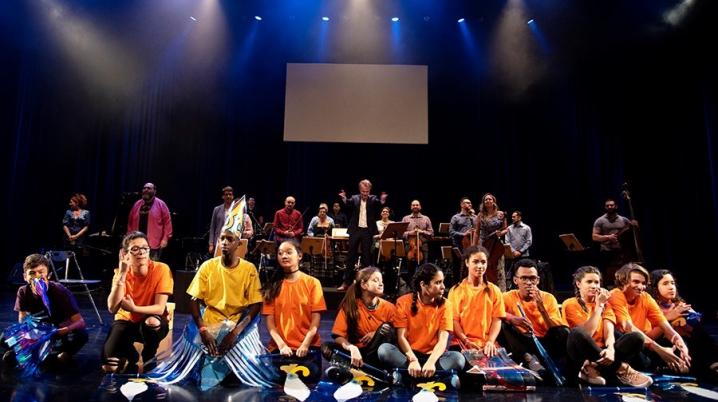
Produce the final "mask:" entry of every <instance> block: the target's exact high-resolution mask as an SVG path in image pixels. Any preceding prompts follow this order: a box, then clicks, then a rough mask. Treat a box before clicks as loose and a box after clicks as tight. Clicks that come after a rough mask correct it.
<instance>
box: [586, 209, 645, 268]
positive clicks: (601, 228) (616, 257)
mask: <svg viewBox="0 0 718 402" xmlns="http://www.w3.org/2000/svg"><path fill="white" fill-rule="evenodd" d="M603 207H604V211H605V212H606V213H605V214H603V215H601V216H600V217H599V218H598V219H596V221H595V222H594V223H593V233H592V235H591V239H592V240H593V241H595V242H597V243H600V244H601V250H600V261H599V268H600V269H601V270H602V271H603V272H604V273H605V274H606V278H613V275H614V274H615V273H616V271H617V270H618V269H619V268H621V266H623V264H625V263H627V262H629V259H630V257H629V256H628V255H627V254H626V250H624V249H623V247H622V245H621V242H620V241H619V238H620V236H621V235H622V234H623V233H624V232H625V231H627V230H629V229H630V228H631V226H633V225H635V226H637V225H638V223H637V222H635V221H630V220H629V219H628V218H626V217H625V216H621V215H619V214H618V207H617V206H616V201H615V200H613V199H612V198H608V199H606V202H605V203H604V204H603Z"/></svg>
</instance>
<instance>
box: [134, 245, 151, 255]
mask: <svg viewBox="0 0 718 402" xmlns="http://www.w3.org/2000/svg"><path fill="white" fill-rule="evenodd" d="M149 252H150V248H149V247H137V246H134V247H132V248H130V254H132V255H140V254H142V253H149Z"/></svg>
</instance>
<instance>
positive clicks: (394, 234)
mask: <svg viewBox="0 0 718 402" xmlns="http://www.w3.org/2000/svg"><path fill="white" fill-rule="evenodd" d="M408 227H409V222H392V223H390V224H388V225H386V229H384V232H382V234H381V237H380V238H379V239H381V240H386V239H394V240H396V239H399V238H402V237H404V232H406V229H407V228H408Z"/></svg>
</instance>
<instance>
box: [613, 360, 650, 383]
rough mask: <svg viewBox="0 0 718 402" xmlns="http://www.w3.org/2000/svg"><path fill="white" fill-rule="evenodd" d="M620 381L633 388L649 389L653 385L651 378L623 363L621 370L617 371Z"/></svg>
mask: <svg viewBox="0 0 718 402" xmlns="http://www.w3.org/2000/svg"><path fill="white" fill-rule="evenodd" d="M616 378H618V381H620V382H621V383H623V384H625V385H630V386H631V387H648V386H650V385H651V384H653V379H651V377H649V376H647V375H645V374H643V373H641V372H639V371H636V370H635V369H634V368H633V367H631V366H629V365H628V364H626V363H623V365H622V366H621V368H619V369H618V371H616Z"/></svg>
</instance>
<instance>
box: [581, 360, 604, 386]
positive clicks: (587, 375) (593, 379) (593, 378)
mask: <svg viewBox="0 0 718 402" xmlns="http://www.w3.org/2000/svg"><path fill="white" fill-rule="evenodd" d="M578 378H579V379H580V380H581V381H584V382H587V383H589V384H592V385H606V379H605V378H603V377H601V372H600V371H598V369H597V368H596V363H591V362H589V361H588V360H586V361H585V362H583V366H582V367H581V370H580V371H579V372H578Z"/></svg>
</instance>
